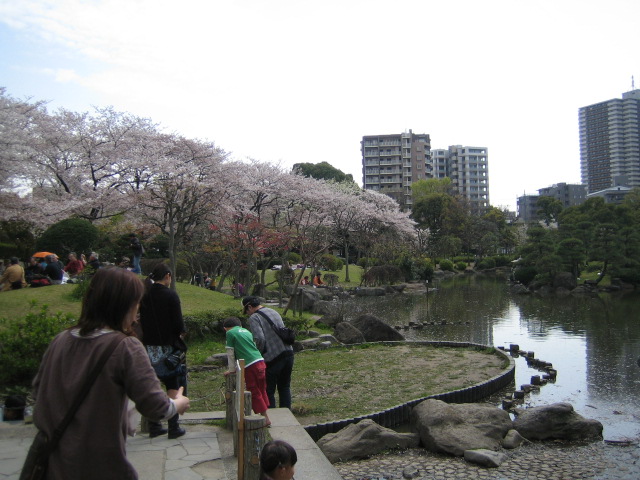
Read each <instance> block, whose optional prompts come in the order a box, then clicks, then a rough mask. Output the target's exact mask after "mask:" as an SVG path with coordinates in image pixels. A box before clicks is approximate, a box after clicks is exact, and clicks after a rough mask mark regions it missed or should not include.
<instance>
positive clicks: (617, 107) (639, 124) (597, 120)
mask: <svg viewBox="0 0 640 480" xmlns="http://www.w3.org/2000/svg"><path fill="white" fill-rule="evenodd" d="M579 123H580V173H581V177H582V183H583V184H585V185H586V186H587V193H589V194H592V193H595V192H599V191H605V190H606V189H609V188H611V187H614V186H616V179H617V183H618V184H619V185H620V184H624V185H626V186H628V187H640V90H637V89H634V90H631V91H630V92H627V93H624V94H622V99H620V98H614V99H612V100H607V101H606V102H601V103H596V104H594V105H589V106H587V107H582V108H581V109H580V110H579Z"/></svg>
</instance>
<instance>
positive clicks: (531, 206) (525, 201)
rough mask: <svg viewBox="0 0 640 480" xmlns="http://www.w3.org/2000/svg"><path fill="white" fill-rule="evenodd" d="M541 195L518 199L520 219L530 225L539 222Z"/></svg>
mask: <svg viewBox="0 0 640 480" xmlns="http://www.w3.org/2000/svg"><path fill="white" fill-rule="evenodd" d="M538 198H540V196H539V195H522V196H521V197H518V219H519V220H520V221H522V222H525V223H529V222H535V221H537V220H538Z"/></svg>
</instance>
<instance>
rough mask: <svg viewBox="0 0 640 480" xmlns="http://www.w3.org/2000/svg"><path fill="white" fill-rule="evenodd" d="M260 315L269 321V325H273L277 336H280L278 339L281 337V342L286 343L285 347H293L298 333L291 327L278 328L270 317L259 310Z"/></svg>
mask: <svg viewBox="0 0 640 480" xmlns="http://www.w3.org/2000/svg"><path fill="white" fill-rule="evenodd" d="M256 313H258V314H260V315H261V316H262V317H263V318H266V319H267V322H269V325H271V328H273V331H274V332H276V335H278V337H280V340H282V343H284V344H285V345H293V344H294V343H295V341H296V332H295V331H294V330H292V329H290V328H289V327H276V326H275V324H274V323H273V321H272V320H271V319H270V318H269V316H268V315H267V314H266V313H264V312H262V311H261V310H257V312H256Z"/></svg>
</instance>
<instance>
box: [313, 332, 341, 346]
mask: <svg viewBox="0 0 640 480" xmlns="http://www.w3.org/2000/svg"><path fill="white" fill-rule="evenodd" d="M318 339H319V340H320V341H321V342H329V343H330V344H332V345H335V344H338V343H340V342H338V340H337V339H336V337H334V336H333V335H331V334H329V333H323V334H322V335H320V336H319V337H318Z"/></svg>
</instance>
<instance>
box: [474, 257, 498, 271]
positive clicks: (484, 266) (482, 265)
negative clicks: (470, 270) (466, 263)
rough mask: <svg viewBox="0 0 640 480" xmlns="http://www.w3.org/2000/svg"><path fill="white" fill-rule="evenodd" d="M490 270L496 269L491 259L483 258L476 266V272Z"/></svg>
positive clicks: (494, 262)
mask: <svg viewBox="0 0 640 480" xmlns="http://www.w3.org/2000/svg"><path fill="white" fill-rule="evenodd" d="M490 268H496V261H495V260H494V259H493V257H487V258H483V259H482V260H480V262H478V263H477V264H476V269H477V270H488V269H490Z"/></svg>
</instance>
